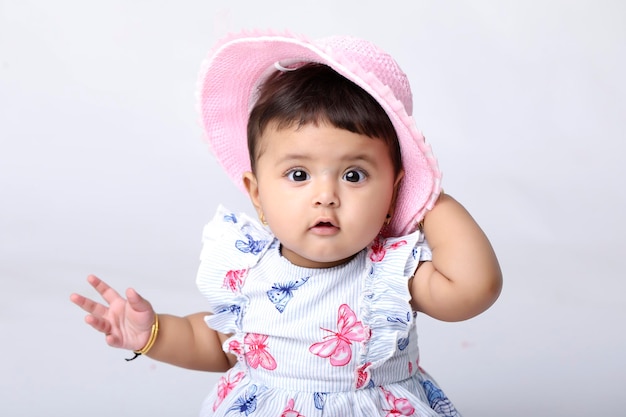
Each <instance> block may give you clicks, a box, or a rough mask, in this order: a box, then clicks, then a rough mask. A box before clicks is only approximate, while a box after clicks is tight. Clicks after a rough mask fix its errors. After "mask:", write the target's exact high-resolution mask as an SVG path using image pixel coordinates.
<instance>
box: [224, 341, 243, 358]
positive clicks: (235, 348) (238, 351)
mask: <svg viewBox="0 0 626 417" xmlns="http://www.w3.org/2000/svg"><path fill="white" fill-rule="evenodd" d="M228 350H230V351H231V352H233V353H234V354H235V355H237V356H241V355H243V346H242V345H241V343H240V342H239V340H231V341H230V342H228Z"/></svg>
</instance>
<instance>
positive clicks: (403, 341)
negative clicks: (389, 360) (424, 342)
mask: <svg viewBox="0 0 626 417" xmlns="http://www.w3.org/2000/svg"><path fill="white" fill-rule="evenodd" d="M407 346H409V337H408V336H407V337H401V338H400V339H398V350H404V349H406V347H407Z"/></svg>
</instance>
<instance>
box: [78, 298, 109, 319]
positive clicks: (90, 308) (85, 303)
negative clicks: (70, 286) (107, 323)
mask: <svg viewBox="0 0 626 417" xmlns="http://www.w3.org/2000/svg"><path fill="white" fill-rule="evenodd" d="M70 301H71V302H73V303H74V304H76V305H77V306H78V307H80V308H82V309H83V310H85V311H86V312H87V313H90V314H92V315H94V316H97V317H102V316H104V315H105V314H106V312H107V310H108V308H107V307H105V306H103V305H102V304H100V303H97V302H95V301H93V300H92V299H89V298H87V297H84V296H82V295H80V294H72V295H70Z"/></svg>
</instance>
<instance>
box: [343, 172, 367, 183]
mask: <svg viewBox="0 0 626 417" xmlns="http://www.w3.org/2000/svg"><path fill="white" fill-rule="evenodd" d="M366 178H367V174H366V173H365V172H364V171H361V170H360V169H351V170H350V171H347V172H346V173H345V174H343V179H344V180H346V181H348V182H361V181H365V179H366Z"/></svg>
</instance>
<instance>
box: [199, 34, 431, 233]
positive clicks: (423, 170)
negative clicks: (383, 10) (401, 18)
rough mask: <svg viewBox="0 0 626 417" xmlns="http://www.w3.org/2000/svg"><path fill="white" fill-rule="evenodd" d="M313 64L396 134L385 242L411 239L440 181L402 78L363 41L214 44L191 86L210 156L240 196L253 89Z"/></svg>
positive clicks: (231, 39)
mask: <svg viewBox="0 0 626 417" xmlns="http://www.w3.org/2000/svg"><path fill="white" fill-rule="evenodd" d="M306 62H316V63H321V64H325V65H328V66H329V67H331V68H332V69H334V70H335V71H336V72H338V73H339V74H341V75H342V76H344V77H346V78H347V79H349V80H351V81H352V82H354V83H355V84H357V85H358V86H360V87H361V88H363V89H364V90H365V91H367V92H368V93H369V94H370V95H371V96H372V97H374V99H375V100H376V101H377V102H378V103H379V104H380V105H381V106H382V108H383V109H384V110H385V112H386V113H387V115H388V116H389V118H390V119H391V122H392V123H393V126H394V127H395V129H396V133H397V135H398V139H399V142H400V148H401V153H402V164H403V168H404V171H405V175H404V178H403V179H402V181H401V183H400V189H399V193H398V197H397V201H396V207H395V210H394V215H393V217H392V219H391V222H390V224H389V225H388V226H386V227H385V229H384V230H383V232H382V233H383V235H385V236H402V235H406V234H409V233H411V232H413V231H415V230H416V229H417V227H418V223H419V221H420V220H422V218H423V217H424V215H425V214H426V212H427V211H428V210H430V209H431V208H432V207H433V205H434V204H435V202H436V200H437V197H438V196H439V193H440V191H441V188H440V183H441V173H440V172H439V168H438V166H437V161H436V159H435V157H434V156H433V154H432V151H431V149H430V146H429V145H428V144H427V143H426V142H425V140H424V136H422V134H421V133H420V132H419V130H418V129H417V127H416V125H415V122H414V120H413V118H412V116H411V114H412V111H413V101H412V94H411V88H410V85H409V81H408V79H407V77H406V74H405V73H404V72H403V71H402V70H401V69H400V67H399V66H398V64H397V63H396V61H395V60H394V59H393V58H391V56H389V55H388V54H387V53H385V52H384V51H382V50H381V49H379V48H378V47H376V46H375V45H373V44H372V43H370V42H368V41H365V40H363V39H358V38H354V37H349V36H333V37H328V38H324V39H318V40H309V39H307V38H305V37H301V36H295V35H292V34H290V33H282V34H278V33H274V32H261V31H254V32H244V33H240V34H236V35H231V36H228V37H227V38H225V39H222V40H221V41H219V42H218V43H217V45H216V46H215V47H214V48H213V49H212V50H211V51H210V53H209V56H208V58H207V59H206V60H205V61H204V62H203V64H202V67H201V71H200V76H199V79H198V95H199V97H198V105H199V112H200V117H201V123H202V126H203V128H204V131H205V134H206V139H207V141H208V143H209V146H210V148H211V151H212V152H213V154H214V155H215V157H216V158H217V160H218V161H219V163H220V164H221V165H222V167H223V168H224V170H225V171H226V173H227V174H228V176H229V177H230V178H231V179H232V180H233V181H234V182H235V184H236V185H237V186H238V187H239V188H240V189H241V190H242V191H244V192H245V188H244V185H243V181H242V175H243V173H244V172H246V171H250V160H249V156H248V144H247V123H248V117H249V114H250V110H251V109H252V107H253V106H254V103H255V101H256V99H257V97H256V94H257V89H258V87H259V85H260V84H261V83H262V82H263V81H264V80H265V79H266V78H267V76H269V74H271V73H272V72H273V71H275V70H276V69H277V68H288V67H290V66H291V65H296V64H301V63H306Z"/></svg>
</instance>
